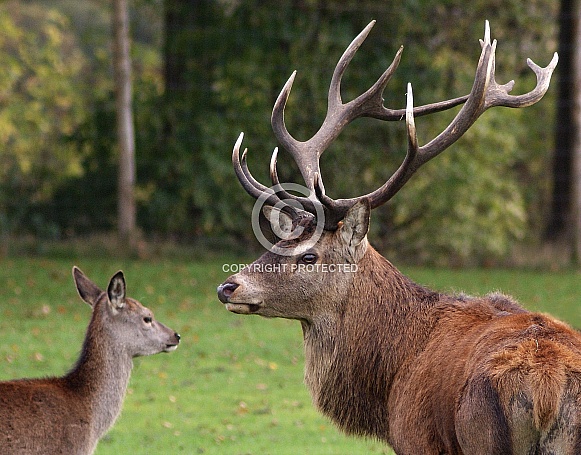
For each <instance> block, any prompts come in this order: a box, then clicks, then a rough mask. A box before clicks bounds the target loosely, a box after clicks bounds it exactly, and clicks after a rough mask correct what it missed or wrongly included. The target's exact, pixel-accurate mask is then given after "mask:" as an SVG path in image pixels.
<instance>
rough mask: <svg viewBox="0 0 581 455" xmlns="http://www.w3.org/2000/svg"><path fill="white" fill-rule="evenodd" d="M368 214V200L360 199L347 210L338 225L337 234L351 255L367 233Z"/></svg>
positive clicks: (369, 210) (369, 212)
mask: <svg viewBox="0 0 581 455" xmlns="http://www.w3.org/2000/svg"><path fill="white" fill-rule="evenodd" d="M370 214H371V206H370V205H369V200H368V199H362V200H361V201H359V202H357V203H355V204H354V205H353V207H351V208H350V209H349V210H348V211H347V213H346V214H345V217H344V218H343V221H342V222H341V224H340V226H339V235H340V236H341V239H342V241H343V243H345V245H346V246H347V248H348V249H349V250H350V251H351V253H352V254H353V256H355V254H354V253H355V249H356V248H357V247H358V246H359V244H360V243H361V242H362V241H363V239H364V238H365V236H366V235H367V231H368V230H369V217H370Z"/></svg>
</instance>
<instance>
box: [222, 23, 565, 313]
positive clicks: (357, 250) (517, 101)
mask: <svg viewBox="0 0 581 455" xmlns="http://www.w3.org/2000/svg"><path fill="white" fill-rule="evenodd" d="M374 24H375V21H372V22H371V23H370V24H369V25H367V27H365V29H364V30H363V31H362V32H361V33H360V34H359V35H358V36H357V37H356V38H355V39H354V40H353V41H352V42H351V44H350V45H349V47H348V48H347V49H346V50H345V52H344V53H343V55H342V56H341V58H340V60H339V62H338V63H337V66H336V67H335V71H334V73H333V76H332V79H331V84H330V87H329V94H328V107H327V115H326V117H325V120H324V121H323V124H322V126H321V127H320V129H319V130H318V131H317V132H316V133H315V135H314V136H313V137H312V138H310V139H309V140H307V141H305V142H301V141H298V140H296V139H295V138H294V137H292V136H291V135H290V133H289V132H288V130H287V128H286V126H285V123H284V108H285V105H286V102H287V100H288V97H289V95H290V91H291V87H292V84H293V81H294V78H295V75H296V72H293V74H292V75H291V76H290V78H289V79H288V81H287V82H286V84H285V85H284V87H283V89H282V91H281V93H280V95H279V96H278V98H277V100H276V102H275V105H274V108H273V111H272V119H271V123H272V128H273V131H274V134H275V136H276V138H277V140H278V141H279V142H280V144H281V145H282V146H283V147H284V148H285V150H287V151H288V152H289V153H290V154H291V156H292V157H293V159H294V160H295V162H296V164H297V166H298V168H299V170H300V172H301V175H302V177H303V178H304V181H305V185H306V188H307V194H305V196H304V197H303V196H297V195H296V194H293V193H291V192H289V191H287V189H288V187H287V186H286V185H285V184H281V183H280V181H279V178H278V174H277V169H276V163H277V155H278V148H275V149H274V152H273V154H272V159H271V162H270V177H271V181H272V186H271V187H267V186H265V185H263V184H261V183H260V182H258V181H257V180H256V179H255V178H254V177H253V176H252V174H251V173H250V171H249V169H248V165H247V162H246V155H247V150H246V149H245V150H244V152H243V153H242V154H240V147H241V144H242V139H243V134H242V133H241V134H240V136H239V138H238V140H237V141H236V144H235V146H234V150H233V154H232V162H233V165H234V170H235V172H236V176H237V177H238V179H239V181H240V183H241V184H242V186H243V187H244V189H245V190H246V191H247V192H248V193H249V194H250V195H251V196H253V197H254V198H256V199H257V200H258V201H259V202H261V204H259V205H263V206H264V210H263V211H264V214H265V215H266V217H267V219H269V220H270V222H271V224H272V226H273V228H274V231H275V233H277V234H278V237H279V238H282V239H283V240H281V241H279V242H278V243H277V244H276V245H273V246H272V247H271V248H270V250H269V251H268V252H267V253H265V254H264V255H263V256H261V257H260V258H259V259H258V260H257V261H255V262H254V263H253V264H250V265H249V266H248V267H246V268H245V269H243V270H242V271H241V272H240V273H238V274H236V275H232V276H231V277H229V278H228V279H227V280H226V282H225V283H223V284H222V285H220V286H219V287H218V296H219V298H220V300H221V301H222V302H224V303H225V304H226V306H227V308H228V309H229V310H230V311H233V312H237V313H245V314H247V313H253V314H260V315H263V316H274V317H286V318H292V319H300V320H307V321H308V320H310V319H312V318H313V317H315V314H324V312H325V308H324V306H325V302H331V301H334V302H337V301H340V300H341V295H344V292H345V289H346V288H347V287H349V286H350V285H351V281H352V279H353V275H354V273H353V272H354V271H356V269H357V265H358V264H359V262H360V261H361V260H362V258H364V256H365V252H366V250H367V249H368V244H367V240H366V234H367V231H368V227H369V214H370V211H371V210H373V209H375V208H377V207H379V206H381V205H383V204H384V203H386V202H387V201H388V200H390V199H391V198H392V197H393V196H394V195H395V194H396V193H397V192H398V191H399V190H400V189H401V188H402V186H403V185H404V184H405V183H406V182H407V181H408V180H409V179H410V177H411V176H412V175H413V174H414V173H415V172H416V171H417V169H418V168H419V167H420V166H422V165H423V164H424V163H426V162H427V161H429V160H431V159H432V158H434V157H435V156H437V155H438V154H440V153H441V152H443V151H444V150H445V149H447V148H448V147H449V146H450V145H452V144H453V143H454V142H455V141H456V140H458V139H459V138H460V137H461V136H462V135H463V134H464V133H465V132H466V131H467V130H468V129H469V128H470V127H471V126H472V124H473V123H474V122H475V121H476V120H477V119H478V117H479V116H480V115H482V113H483V112H484V111H486V110H487V109H489V108H491V107H495V106H505V107H513V108H517V107H526V106H530V105H532V104H534V103H536V102H537V101H539V100H540V99H541V98H542V97H543V95H544V94H545V92H546V91H547V89H548V87H549V82H550V78H551V75H552V73H553V70H554V69H555V66H556V65H557V61H558V57H557V54H556V53H555V54H554V57H553V59H552V60H551V62H550V63H549V65H548V66H547V67H545V68H541V67H539V66H538V65H536V64H535V63H534V62H533V61H532V60H530V59H528V60H527V64H528V66H529V67H530V68H531V69H532V70H533V71H534V73H535V74H536V77H537V84H536V86H535V88H534V89H533V90H531V91H530V92H528V93H525V94H522V95H510V94H509V92H510V91H511V90H512V88H513V86H514V81H510V82H508V83H507V84H504V85H500V84H498V83H497V82H496V79H495V75H494V71H495V51H496V40H493V41H491V39H490V28H489V24H488V21H486V23H485V32H484V39H483V40H480V45H481V48H482V50H481V54H480V59H479V61H478V66H477V68H476V75H475V78H474V83H473V86H472V90H471V91H470V93H469V94H468V95H466V96H462V97H459V98H454V99H451V100H447V101H441V102H438V103H433V104H427V105H424V106H419V107H414V106H413V94H412V87H411V84H408V86H407V105H406V108H405V109H389V108H386V107H385V106H384V105H383V96H382V95H383V91H384V89H385V87H386V86H387V84H388V82H389V80H390V79H391V77H392V75H393V74H394V72H395V70H396V69H397V66H398V64H399V61H400V58H401V54H402V51H403V47H401V48H400V49H399V50H398V51H397V53H396V55H395V58H394V60H393V62H392V63H391V65H390V66H389V68H387V70H385V72H384V73H383V74H382V75H381V76H380V78H379V79H378V80H377V82H376V83H375V84H374V85H373V86H372V87H370V88H369V89H368V90H367V91H366V92H364V93H363V94H361V95H359V96H358V97H357V98H355V99H353V100H351V101H349V102H347V103H343V101H342V99H341V79H342V76H343V73H344V72H345V70H346V68H347V66H348V64H349V62H350V61H351V59H352V58H353V56H354V55H355V52H356V51H357V49H359V47H360V46H361V44H362V43H363V41H364V40H365V38H366V37H367V35H368V34H369V32H370V31H371V29H372V27H373V25H374ZM462 103H463V104H464V105H463V106H462V108H461V109H460V111H459V112H458V114H457V115H456V116H455V117H454V119H453V120H452V121H451V123H450V124H449V125H448V127H447V128H446V129H445V130H444V131H442V132H441V133H440V134H439V135H437V136H436V137H435V138H434V139H432V140H431V141H429V142H428V143H427V144H425V145H422V146H419V144H418V140H417V136H416V127H415V121H414V118H415V117H417V116H422V115H426V114H430V113H434V112H439V111H442V110H446V109H449V108H451V107H454V106H457V105H459V104H462ZM359 117H372V118H376V119H379V120H385V121H396V120H400V119H402V118H405V121H406V127H407V142H408V145H407V153H406V156H405V159H404V160H403V162H402V163H401V165H400V166H399V168H398V169H397V170H396V171H395V172H394V173H393V175H392V176H391V177H390V178H389V179H388V180H387V181H386V182H385V183H384V184H383V185H382V186H381V187H379V188H378V189H376V190H375V191H372V192H371V193H369V194H365V195H362V196H358V197H354V198H349V199H332V198H330V197H329V196H327V194H326V192H325V187H324V185H323V180H322V174H321V170H320V167H319V159H320V157H321V155H322V153H323V152H324V151H325V150H326V149H327V147H328V146H329V145H330V144H331V143H332V142H333V141H334V140H335V138H336V137H337V136H338V135H339V134H340V132H341V131H342V130H343V128H345V127H346V126H347V125H348V124H349V123H350V122H352V121H353V120H355V119H356V118H359ZM348 264H350V265H352V266H353V267H351V268H349V267H347V265H348ZM267 266H269V267H267ZM323 266H326V267H323ZM340 266H341V267H340ZM323 268H326V270H327V271H331V270H332V271H333V273H322V269H323ZM313 271H315V272H319V273H312V272H313ZM269 273H271V274H272V277H276V278H272V277H271V278H269V277H268V276H267V274H269ZM258 276H262V277H263V278H258ZM281 276H282V277H283V278H281ZM332 294H337V298H334V297H333V295H332ZM334 309H335V310H340V309H338V308H337V307H336V306H335V307H334Z"/></svg>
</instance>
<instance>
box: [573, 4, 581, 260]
mask: <svg viewBox="0 0 581 455" xmlns="http://www.w3.org/2000/svg"><path fill="white" fill-rule="evenodd" d="M571 1H572V2H573V6H572V8H571V14H572V17H571V20H572V22H573V24H572V27H573V37H572V41H571V42H572V47H573V50H572V73H571V74H572V76H571V79H572V86H573V92H572V100H571V102H572V105H573V106H572V107H573V114H572V118H573V125H572V131H571V134H572V136H573V138H572V141H571V142H572V154H573V182H572V183H573V191H572V192H573V208H572V210H571V213H572V215H573V220H572V227H573V229H574V234H573V238H574V246H575V250H574V251H575V259H576V260H577V263H578V264H579V263H581V0H571Z"/></svg>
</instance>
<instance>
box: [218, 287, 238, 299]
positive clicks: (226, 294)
mask: <svg viewBox="0 0 581 455" xmlns="http://www.w3.org/2000/svg"><path fill="white" fill-rule="evenodd" d="M237 287H238V284H236V283H222V284H221V285H220V286H218V298H219V299H220V302H222V303H228V301H229V300H230V296H231V295H232V293H233V292H234V291H235V290H236V288H237Z"/></svg>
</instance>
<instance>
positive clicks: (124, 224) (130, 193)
mask: <svg viewBox="0 0 581 455" xmlns="http://www.w3.org/2000/svg"><path fill="white" fill-rule="evenodd" d="M113 54H114V57H113V58H114V61H113V65H114V72H115V101H116V111H117V134H118V146H119V175H118V188H117V189H118V194H117V201H118V202H117V211H118V232H119V236H120V238H121V239H122V240H128V239H129V238H130V236H131V234H133V233H134V231H135V196H134V186H135V132H134V128H133V111H132V108H131V98H132V82H131V60H130V55H129V19H128V6H127V0H113Z"/></svg>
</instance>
